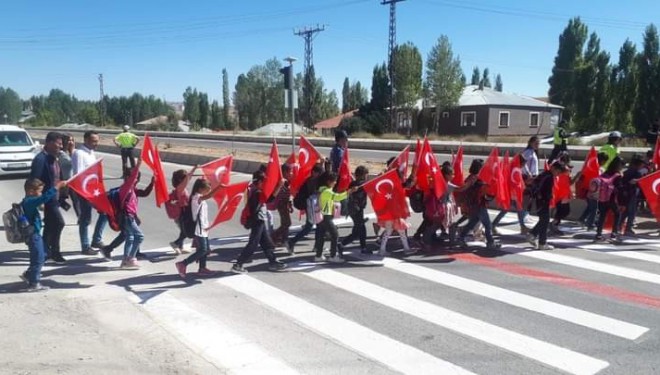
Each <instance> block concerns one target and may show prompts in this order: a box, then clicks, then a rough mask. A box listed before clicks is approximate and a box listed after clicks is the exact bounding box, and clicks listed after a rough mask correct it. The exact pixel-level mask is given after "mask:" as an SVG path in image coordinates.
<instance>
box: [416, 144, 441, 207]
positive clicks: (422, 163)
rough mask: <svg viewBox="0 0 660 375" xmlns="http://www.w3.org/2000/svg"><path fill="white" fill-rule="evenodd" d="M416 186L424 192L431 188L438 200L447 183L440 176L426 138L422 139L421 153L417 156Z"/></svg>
mask: <svg viewBox="0 0 660 375" xmlns="http://www.w3.org/2000/svg"><path fill="white" fill-rule="evenodd" d="M417 185H418V186H419V187H420V188H421V189H422V190H424V191H427V190H430V189H431V188H433V191H434V193H435V196H436V197H437V198H440V197H441V196H442V195H443V194H444V193H445V191H446V190H447V182H446V181H445V178H444V177H443V176H442V170H441V169H440V166H438V159H436V158H435V154H433V150H432V149H431V144H430V143H429V140H428V139H426V138H424V144H423V145H422V151H421V153H420V154H419V165H418V167H417Z"/></svg>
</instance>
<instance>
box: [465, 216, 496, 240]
mask: <svg viewBox="0 0 660 375" xmlns="http://www.w3.org/2000/svg"><path fill="white" fill-rule="evenodd" d="M478 222H481V224H482V225H483V226H484V234H485V235H486V240H487V241H488V243H494V242H495V240H494V239H493V231H492V227H491V223H490V216H488V209H487V208H486V207H481V208H479V211H477V212H476V213H475V214H473V215H471V216H470V217H469V219H468V222H467V224H465V226H464V227H463V229H461V233H460V238H461V239H462V238H465V236H466V235H467V234H468V233H469V232H470V231H471V230H472V229H474V227H475V226H476V225H477V223H478Z"/></svg>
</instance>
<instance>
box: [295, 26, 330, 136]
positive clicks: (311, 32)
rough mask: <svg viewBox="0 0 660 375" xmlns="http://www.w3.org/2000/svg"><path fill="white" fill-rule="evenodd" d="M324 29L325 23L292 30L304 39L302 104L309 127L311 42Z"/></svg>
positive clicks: (312, 57) (312, 47)
mask: <svg viewBox="0 0 660 375" xmlns="http://www.w3.org/2000/svg"><path fill="white" fill-rule="evenodd" d="M324 30H325V25H320V26H319V25H316V26H314V27H305V28H304V29H301V30H298V31H294V32H293V33H294V35H298V36H301V37H303V39H304V40H305V66H304V73H303V74H304V76H303V77H304V80H303V93H304V98H305V103H304V104H303V106H304V108H305V117H306V120H307V121H306V122H307V124H306V125H307V126H308V127H311V126H312V125H314V124H312V120H313V116H312V109H313V108H312V104H313V103H312V98H311V93H310V90H311V88H312V84H313V82H311V81H310V79H311V78H312V77H311V76H310V74H309V73H310V69H311V68H312V66H313V65H314V61H313V60H314V45H313V44H312V41H313V40H314V37H315V36H316V35H317V34H318V33H320V32H321V31H324Z"/></svg>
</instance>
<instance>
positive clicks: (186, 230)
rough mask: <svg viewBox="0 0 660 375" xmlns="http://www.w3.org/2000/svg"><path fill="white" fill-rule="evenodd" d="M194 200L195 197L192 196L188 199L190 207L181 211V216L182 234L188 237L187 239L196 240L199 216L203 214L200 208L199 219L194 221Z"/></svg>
mask: <svg viewBox="0 0 660 375" xmlns="http://www.w3.org/2000/svg"><path fill="white" fill-rule="evenodd" d="M192 198H193V197H192V195H191V196H190V198H189V199H188V205H187V206H186V207H183V209H182V210H181V215H180V216H179V220H180V223H181V232H182V233H183V234H184V235H185V236H186V238H195V226H196V225H197V222H198V221H199V215H200V214H201V212H202V208H201V207H200V208H199V210H198V211H197V217H196V218H194V219H193V214H192Z"/></svg>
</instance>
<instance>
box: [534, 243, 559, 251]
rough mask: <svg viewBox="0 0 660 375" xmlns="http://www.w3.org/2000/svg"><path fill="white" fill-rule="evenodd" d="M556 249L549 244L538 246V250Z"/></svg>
mask: <svg viewBox="0 0 660 375" xmlns="http://www.w3.org/2000/svg"><path fill="white" fill-rule="evenodd" d="M554 249H555V247H554V246H552V245H550V244H547V243H544V244H538V245H537V246H536V250H554Z"/></svg>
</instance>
